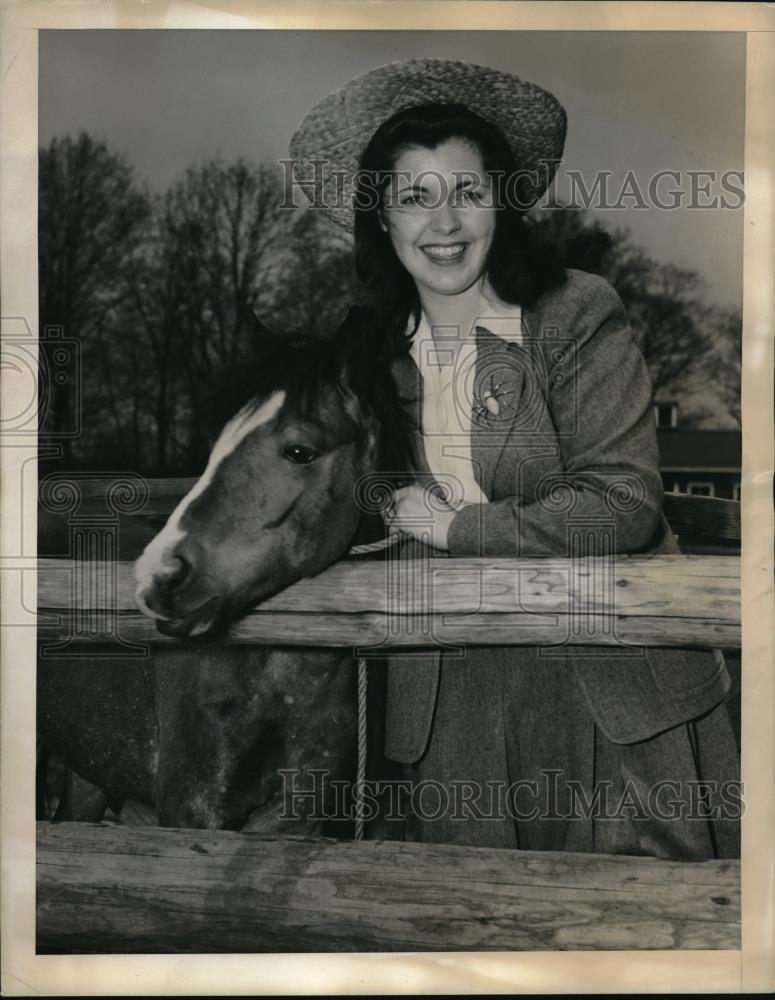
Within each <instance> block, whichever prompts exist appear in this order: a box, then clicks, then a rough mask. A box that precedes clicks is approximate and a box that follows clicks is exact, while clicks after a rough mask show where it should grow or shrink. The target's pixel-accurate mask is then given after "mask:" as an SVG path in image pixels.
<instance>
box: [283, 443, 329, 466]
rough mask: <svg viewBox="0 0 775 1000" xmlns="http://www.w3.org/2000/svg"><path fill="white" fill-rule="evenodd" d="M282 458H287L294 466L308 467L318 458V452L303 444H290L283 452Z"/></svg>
mask: <svg viewBox="0 0 775 1000" xmlns="http://www.w3.org/2000/svg"><path fill="white" fill-rule="evenodd" d="M283 458H287V459H288V461H289V462H293V464H294V465H309V464H310V462H314V461H315V459H316V458H320V452H319V451H315V449H314V448H309V447H308V446H307V445H305V444H291V445H288V447H287V448H286V449H285V451H284V452H283Z"/></svg>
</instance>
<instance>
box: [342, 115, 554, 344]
mask: <svg viewBox="0 0 775 1000" xmlns="http://www.w3.org/2000/svg"><path fill="white" fill-rule="evenodd" d="M448 139H463V140H465V141H467V142H469V143H471V144H472V145H473V146H474V147H475V148H476V149H477V150H478V151H479V154H480V156H481V158H482V163H483V165H484V169H485V170H486V171H487V173H488V174H490V176H491V178H492V181H493V194H494V203H495V205H496V208H497V211H496V215H495V233H494V236H493V241H492V244H491V246H490V250H489V253H488V256H487V260H486V263H485V270H486V274H487V278H488V280H489V282H490V284H491V286H492V288H493V290H494V291H495V293H496V294H497V295H498V297H499V298H500V299H501V300H502V301H503V302H508V303H511V304H513V305H520V306H523V307H529V306H531V305H532V304H533V303H534V302H536V301H537V300H538V299H539V298H540V296H541V295H542V294H543V293H544V292H546V291H548V290H549V289H551V288H556V287H559V286H560V285H562V284H563V282H564V281H565V269H564V267H563V261H562V254H561V253H560V251H559V249H558V248H557V246H556V245H555V244H554V243H551V242H550V241H548V240H547V239H546V237H544V236H543V235H542V234H541V233H540V232H539V230H538V229H537V227H536V226H535V225H534V224H533V223H531V222H530V221H529V220H528V219H527V217H526V216H525V212H524V207H520V201H521V198H520V194H521V188H520V187H519V176H520V170H521V168H520V165H519V163H517V161H516V160H515V158H514V154H513V153H512V151H511V148H510V147H509V144H508V142H507V141H506V139H505V137H504V136H503V134H502V132H501V131H500V130H499V129H498V128H496V126H494V125H492V124H491V123H490V122H488V121H486V120H485V119H484V118H482V117H480V116H479V115H477V114H475V113H474V112H473V111H471V110H469V109H468V108H467V107H465V106H464V105H461V104H423V105H418V106H416V107H412V108H408V109H406V110H404V111H399V112H398V113H397V114H395V115H393V116H392V117H391V118H389V119H388V120H387V121H386V122H384V123H383V124H382V125H381V126H380V127H379V128H378V129H377V131H376V132H375V133H374V135H373V136H372V138H371V141H370V142H369V144H368V146H367V147H366V149H365V150H364V152H363V155H362V156H361V161H360V164H359V174H358V179H357V184H356V189H355V201H354V205H355V272H356V276H357V278H358V280H359V282H360V286H361V296H360V301H359V304H358V306H356V309H355V311H356V312H357V314H358V315H359V317H360V320H361V321H362V322H363V323H365V324H368V325H369V326H370V327H371V329H372V331H373V332H376V331H379V334H378V335H379V336H380V337H387V339H388V343H389V344H390V345H391V347H392V353H394V354H397V355H400V354H402V353H405V352H406V351H407V350H408V348H409V343H410V341H411V337H412V336H413V334H414V332H415V331H416V329H417V325H418V324H419V321H420V315H421V309H420V299H419V296H418V293H417V288H416V286H415V283H414V280H413V278H412V277H411V275H410V274H409V272H408V271H407V270H406V269H405V268H404V266H403V264H402V263H401V262H400V261H399V259H398V257H397V256H396V253H395V251H394V249H393V245H392V243H391V241H390V237H389V235H388V234H387V233H386V232H385V231H384V230H383V228H382V227H381V225H380V207H381V202H382V197H383V195H384V192H385V188H386V186H387V184H388V180H389V177H390V173H391V171H393V170H395V165H396V162H397V160H398V158H399V157H400V156H401V154H402V153H403V152H405V151H406V150H407V149H410V148H414V147H423V148H426V149H436V148H437V147H438V146H439V145H441V144H442V143H443V142H446V141H447V140H448ZM515 184H516V186H511V187H510V185H515ZM515 195H516V197H515ZM410 319H411V320H412V324H411V326H409V321H410Z"/></svg>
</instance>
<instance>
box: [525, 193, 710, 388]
mask: <svg viewBox="0 0 775 1000" xmlns="http://www.w3.org/2000/svg"><path fill="white" fill-rule="evenodd" d="M537 224H538V225H539V226H540V227H542V228H543V230H544V231H545V232H546V233H547V234H549V235H550V236H551V238H553V239H554V240H555V241H556V242H557V244H558V245H559V247H560V248H561V250H562V253H563V256H564V260H565V264H566V266H567V267H577V268H579V269H581V270H586V271H592V272H594V273H597V274H601V275H603V276H604V277H605V278H607V279H608V280H609V281H610V282H611V284H612V285H613V286H614V288H615V289H616V290H617V292H618V293H619V296H620V297H621V299H622V302H623V303H624V306H625V308H626V310H627V314H628V317H629V320H630V324H631V326H632V329H633V332H634V334H635V336H636V338H637V340H638V343H639V344H640V347H641V350H642V351H643V354H644V357H645V358H646V362H647V364H648V366H649V373H650V375H651V380H652V385H653V388H654V394H655V395H656V394H657V393H660V392H661V393H665V392H671V393H678V392H680V391H681V388H682V386H684V385H685V384H686V382H687V381H691V380H692V379H695V378H696V376H698V375H700V374H702V375H703V376H704V377H706V378H713V375H714V373H713V370H712V366H710V365H709V364H708V361H709V359H710V358H711V357H712V356H713V354H714V350H715V347H714V344H715V342H716V340H717V339H718V336H719V334H718V331H717V321H716V317H715V312H714V310H713V309H711V308H710V306H709V305H708V304H707V301H706V298H705V287H704V283H703V281H702V279H701V277H700V276H699V274H697V273H696V272H694V271H690V270H688V269H686V268H680V267H677V266H675V265H673V264H665V263H661V262H658V261H655V260H654V259H653V258H652V257H650V256H649V255H648V254H647V253H646V251H645V250H644V249H643V248H642V247H640V246H638V245H637V244H636V243H634V241H633V240H632V237H631V235H630V233H629V232H628V231H627V230H625V229H616V230H614V231H613V232H608V231H607V230H606V229H605V228H604V227H603V226H601V225H600V223H598V222H595V221H592V220H591V219H590V217H589V216H588V215H587V213H586V212H585V211H584V210H583V209H577V208H572V207H569V206H562V205H555V206H553V207H548V208H546V209H544V210H542V211H541V212H539V213H538V214H537ZM722 339H723V338H722Z"/></svg>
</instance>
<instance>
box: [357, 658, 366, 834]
mask: <svg viewBox="0 0 775 1000" xmlns="http://www.w3.org/2000/svg"><path fill="white" fill-rule="evenodd" d="M367 683H368V677H367V674H366V660H365V659H364V658H363V657H362V656H361V657H359V658H358V766H357V769H356V773H355V839H356V840H363V823H364V818H363V807H364V796H363V791H364V788H365V783H366V694H367V690H368V689H367Z"/></svg>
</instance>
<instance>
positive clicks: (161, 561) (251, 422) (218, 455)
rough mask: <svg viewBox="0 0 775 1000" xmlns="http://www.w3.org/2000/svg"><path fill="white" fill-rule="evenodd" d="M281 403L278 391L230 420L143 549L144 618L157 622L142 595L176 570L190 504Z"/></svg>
mask: <svg viewBox="0 0 775 1000" xmlns="http://www.w3.org/2000/svg"><path fill="white" fill-rule="evenodd" d="M284 402H285V392H284V391H283V390H282V389H278V390H277V392H275V393H273V394H272V395H271V396H270V397H269V399H267V400H265V401H264V402H263V403H262V404H261V406H259V407H258V408H257V409H255V410H252V409H251V407H250V405H248V406H246V407H244V408H243V409H242V410H240V412H239V413H238V414H237V415H236V417H233V418H232V419H231V420H230V421H229V423H228V424H227V425H226V426H225V427H224V429H223V430H222V431H221V435H220V437H219V438H218V440H217V441H216V442H215V447H214V448H213V450H212V452H211V453H210V458H209V460H208V462H207V468H206V469H205V471H204V472H203V473H202V477H201V478H200V479H199V481H198V482H197V484H196V486H194V488H193V489H192V490H191V491H190V492H189V493H187V494H186V496H184V497H183V499H182V500H181V501H180V503H179V504H178V506H177V507H176V508H175V510H174V511H173V512H172V514H170V518H169V520H168V521H167V523H166V524H165V525H164V527H163V528H162V530H161V531H160V532H159V534H158V535H157V536H156V537H155V538H154V539H152V540H151V541H150V542H149V543H148V545H147V546H146V547H145V550H144V552H143V554H142V555H141V556H140V558H139V559H138V560H137V562H136V564H135V580H136V581H137V589H136V590H135V600H136V602H137V605H138V607H139V608H140V610H141V611H142V612H143V614H144V615H148V616H149V617H150V618H161V617H162V616H161V615H158V614H157V613H156V612H155V611H152V610H151V608H149V607H148V606H147V605H146V603H145V600H144V594H145V593H146V591H148V590H149V589H150V587H151V586H152V585H153V583H154V581H155V580H160V579H164V577H165V576H171V575H172V574H173V573H175V572H176V570H177V568H178V567H177V562H176V561H175V557H174V551H175V548H176V546H177V545H179V544H180V542H181V541H182V540H183V539H184V538H185V537H186V532H185V531H183V529H182V528H181V527H180V522H181V520H182V518H183V515H184V514H185V512H186V510H187V509H188V507H189V506H190V504H191V503H192V502H193V501H194V500H195V499H196V498H197V497H198V496H201V494H202V493H204V491H205V490H206V489H207V487H208V486H209V485H210V483H211V482H212V481H213V478H214V477H215V472H216V470H217V468H218V466H219V465H220V464H221V462H222V461H223V460H224V459H225V458H226V457H227V456H228V455H231V453H232V452H233V451H234V450H235V449H236V448H237V446H238V445H239V444H240V442H241V441H244V440H245V438H246V437H247V436H248V435H249V434H252V433H253V431H254V430H256V428H257V427H261V426H262V424H267V423H269V421H270V420H272V419H273V418H274V417H276V416H277V414H278V413H279V412H280V410H281V409H282V406H283V403H284Z"/></svg>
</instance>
